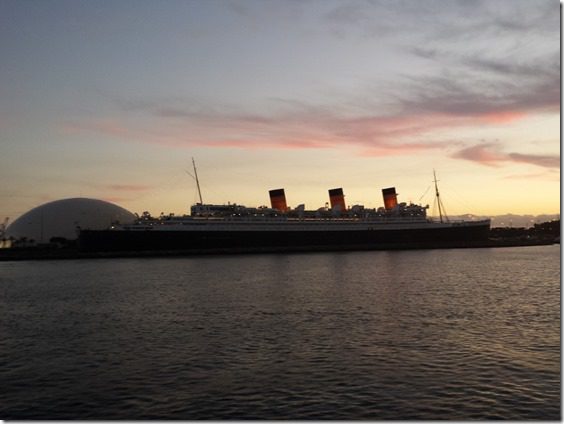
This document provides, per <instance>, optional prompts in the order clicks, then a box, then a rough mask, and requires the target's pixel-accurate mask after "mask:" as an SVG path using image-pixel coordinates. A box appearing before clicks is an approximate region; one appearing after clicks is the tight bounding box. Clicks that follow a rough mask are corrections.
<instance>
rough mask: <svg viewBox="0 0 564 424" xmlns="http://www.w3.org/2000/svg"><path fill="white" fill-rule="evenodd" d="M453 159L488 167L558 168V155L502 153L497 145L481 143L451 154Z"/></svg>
mask: <svg viewBox="0 0 564 424" xmlns="http://www.w3.org/2000/svg"><path fill="white" fill-rule="evenodd" d="M452 157H453V158H457V159H465V160H469V161H473V162H477V163H480V164H482V165H488V166H500V165H501V164H502V163H504V162H515V163H526V164H530V165H536V166H540V167H543V168H559V167H560V157H559V156H558V155H535V154H523V153H504V152H502V151H501V149H500V146H499V144H498V143H483V144H479V145H476V146H472V147H467V148H464V149H461V150H459V151H457V152H455V153H453V154H452Z"/></svg>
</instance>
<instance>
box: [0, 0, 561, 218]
mask: <svg viewBox="0 0 564 424" xmlns="http://www.w3.org/2000/svg"><path fill="white" fill-rule="evenodd" d="M559 7H560V6H559V3H558V2H556V1H552V0H542V1H541V0H538V1H535V0H522V1H520V0H484V1H455V0H450V1H446V0H441V1H431V0H423V1H415V0H412V1H401V0H394V1H380V0H374V1H371V0H354V1H352V0H351V1H347V0H335V1H330V0H305V1H293V0H270V1H269V0H261V1H251V0H238V1H237V0H223V1H219V0H218V1H214V0H206V1H187V0H184V1H172V0H167V1H156V0H153V1H139V0H135V1H133V0H127V1H126V0H118V1H109V0H108V1H101V0H90V1H76V0H74V1H56V0H45V1H11V0H2V1H0V54H1V57H2V65H1V66H0V142H1V144H2V166H1V168H0V169H1V170H0V173H1V174H0V176H1V179H2V181H4V182H5V183H4V184H3V186H2V187H0V205H1V207H0V213H3V214H4V215H3V216H10V217H11V218H16V217H17V216H18V215H20V214H22V213H24V212H25V211H27V210H28V209H30V208H31V207H34V206H38V205H39V204H41V203H44V202H46V201H50V200H57V199H61V198H66V197H78V196H81V197H92V198H101V199H105V200H109V201H112V202H115V203H117V204H119V205H121V206H123V207H125V208H127V209H129V210H132V211H134V212H141V211H143V210H149V211H151V212H152V213H155V214H158V213H160V212H161V211H164V212H167V213H168V212H175V213H184V212H186V211H187V210H188V207H189V205H190V204H191V203H192V202H194V201H196V199H197V195H196V190H195V185H194V183H193V181H192V180H191V179H190V177H189V176H188V175H187V174H186V172H185V171H186V169H188V170H190V166H191V157H195V158H196V161H197V164H198V168H199V174H200V177H201V183H202V188H203V192H204V201H208V202H216V203H226V202H228V201H230V202H237V203H242V204H247V205H249V206H251V205H261V204H268V190H269V189H273V188H280V187H284V188H285V189H286V193H287V198H288V202H289V204H290V205H291V206H296V205H297V204H300V203H305V204H306V207H310V208H317V207H319V206H322V205H323V204H325V202H326V201H327V200H328V196H327V190H328V189H330V188H335V187H343V188H344V191H345V195H346V196H347V203H348V204H354V203H361V204H365V205H366V206H370V207H377V206H380V205H381V204H382V200H381V194H380V190H381V188H383V187H388V186H396V188H397V189H398V192H399V193H400V200H402V201H414V202H419V201H421V202H422V203H431V202H432V199H429V198H427V197H425V196H424V193H425V192H426V189H427V188H428V186H429V184H430V182H431V180H432V172H433V169H436V170H437V173H438V175H439V178H440V180H441V183H440V184H441V188H442V194H443V196H444V201H445V202H447V209H448V211H449V212H451V213H474V214H486V215H487V214H501V213H507V212H511V213H520V214H523V213H531V214H540V213H557V212H558V211H559V205H560V142H559V136H560V134H559V125H560V124H559V119H560V112H559V101H560V32H559V31H560V20H559Z"/></svg>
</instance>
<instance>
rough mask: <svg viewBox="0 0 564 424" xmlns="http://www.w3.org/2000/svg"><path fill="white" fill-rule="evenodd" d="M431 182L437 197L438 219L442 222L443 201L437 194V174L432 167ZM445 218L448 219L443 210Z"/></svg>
mask: <svg viewBox="0 0 564 424" xmlns="http://www.w3.org/2000/svg"><path fill="white" fill-rule="evenodd" d="M433 177H434V179H433V182H434V183H435V196H436V198H437V205H438V206H439V219H440V221H441V222H443V209H444V207H443V202H441V196H440V195H439V186H438V185H437V174H436V172H435V170H434V169H433ZM445 218H446V220H447V221H448V217H447V216H446V211H445Z"/></svg>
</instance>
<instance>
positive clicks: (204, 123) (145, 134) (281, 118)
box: [62, 105, 559, 191]
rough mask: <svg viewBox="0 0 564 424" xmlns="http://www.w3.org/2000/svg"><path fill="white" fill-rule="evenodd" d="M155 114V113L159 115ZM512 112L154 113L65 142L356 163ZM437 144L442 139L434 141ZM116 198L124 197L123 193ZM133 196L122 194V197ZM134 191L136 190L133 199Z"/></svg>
mask: <svg viewBox="0 0 564 424" xmlns="http://www.w3.org/2000/svg"><path fill="white" fill-rule="evenodd" d="M158 110H163V107H160V108H159V109H158ZM526 116H528V114H527V113H525V112H522V111H518V110H503V109H501V110H499V111H490V112H487V113H482V114H472V113H471V114H465V113H459V114H456V113H443V112H432V113H430V112H425V113H423V112H415V111H414V112H413V113H411V114H401V113H396V114H391V115H388V116H376V115H375V116H361V117H358V116H356V117H355V116H353V117H349V116H343V115H339V114H337V113H335V112H333V111H327V110H325V109H321V108H318V109H316V108H307V107H304V106H303V105H302V106H295V105H294V106H293V108H292V110H290V111H286V112H284V113H278V114H274V115H271V116H267V115H264V116H263V115H257V114H248V115H245V114H239V115H229V114H225V113H219V112H213V113H212V112H210V113H203V112H200V113H188V111H187V112H183V111H182V110H175V111H174V113H168V114H167V119H166V126H163V122H164V121H163V116H162V114H159V113H157V112H155V113H154V114H151V116H149V117H148V118H147V119H146V120H145V121H144V122H136V123H135V124H132V123H126V122H125V121H124V122H120V121H118V120H116V119H108V120H97V121H90V122H79V123H70V124H69V123H67V124H65V125H64V126H63V127H62V130H63V131H64V132H65V134H68V135H71V136H80V135H82V134H89V133H90V134H102V135H106V136H109V137H111V138H115V139H118V140H122V141H127V142H143V143H149V144H159V145H161V146H167V147H173V148H185V147H190V146H203V147H216V148H237V149H265V148H272V149H332V148H333V149H335V148H348V149H353V150H356V151H357V153H358V154H359V155H363V156H393V155H414V154H418V153H420V152H424V151H433V150H443V151H446V152H448V151H449V150H451V149H452V148H453V147H455V146H456V144H460V142H452V141H450V140H445V139H444V138H442V139H436V140H435V141H428V140H429V139H430V138H431V137H432V136H433V135H434V134H436V133H437V132H441V131H448V130H452V129H454V128H472V127H476V126H484V125H499V124H507V123H512V122H515V121H517V120H519V119H524V118H525V117H526ZM441 137H442V136H441ZM451 157H453V158H457V159H464V160H470V161H474V162H478V163H481V164H484V165H488V166H500V165H501V164H502V163H504V162H521V163H529V164H533V165H538V166H543V167H555V166H559V165H556V163H557V162H558V160H557V158H554V157H552V156H540V155H538V156H535V155H523V154H519V153H510V154H507V153H503V152H501V151H500V149H499V147H498V146H497V145H494V144H481V145H475V146H470V147H467V148H465V149H461V150H459V151H457V152H455V153H454V154H451ZM116 190H125V188H122V189H119V188H116ZM134 190H135V189H134V188H132V187H129V191H134ZM141 190H142V188H137V191H141Z"/></svg>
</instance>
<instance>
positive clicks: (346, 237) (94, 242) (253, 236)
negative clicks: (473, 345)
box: [78, 223, 489, 253]
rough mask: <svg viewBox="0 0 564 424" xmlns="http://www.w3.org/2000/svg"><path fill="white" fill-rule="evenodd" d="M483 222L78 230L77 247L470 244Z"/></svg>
mask: <svg viewBox="0 0 564 424" xmlns="http://www.w3.org/2000/svg"><path fill="white" fill-rule="evenodd" d="M488 233H489V223H487V224H484V225H458V226H445V227H432V228H417V229H415V228H412V229H389V230H384V229H379V230H359V231H158V230H157V231H155V230H146V231H139V230H123V231H116V230H102V231H98V230H83V231H81V233H80V236H79V239H78V245H79V249H80V250H81V251H82V252H143V251H146V252H147V251H170V252H174V251H181V252H186V253H207V252H222V253H223V252H237V253H239V252H276V251H309V250H312V251H317V250H379V249H397V248H401V249H410V248H415V249H417V248H440V247H472V246H473V245H478V244H479V243H481V242H484V241H486V240H487V239H488Z"/></svg>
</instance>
